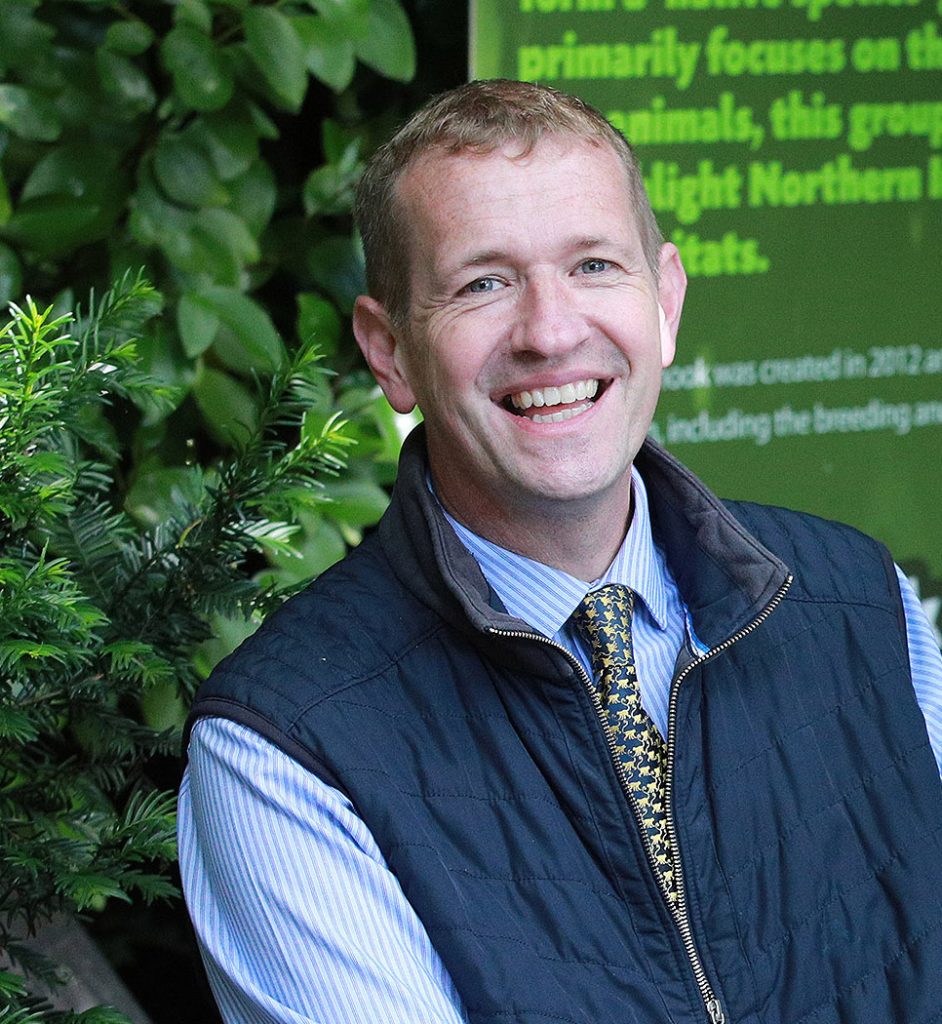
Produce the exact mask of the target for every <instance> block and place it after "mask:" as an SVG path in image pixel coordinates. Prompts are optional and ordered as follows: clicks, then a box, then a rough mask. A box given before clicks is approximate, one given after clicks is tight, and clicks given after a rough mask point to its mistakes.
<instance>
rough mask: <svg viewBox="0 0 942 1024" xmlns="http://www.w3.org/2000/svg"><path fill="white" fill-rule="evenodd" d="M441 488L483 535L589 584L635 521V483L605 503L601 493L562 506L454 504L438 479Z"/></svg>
mask: <svg viewBox="0 0 942 1024" xmlns="http://www.w3.org/2000/svg"><path fill="white" fill-rule="evenodd" d="M433 479H434V473H433ZM435 490H436V494H437V496H438V499H439V501H441V503H442V505H444V507H445V508H446V509H447V510H448V512H449V513H450V514H451V515H453V516H454V517H455V519H457V520H459V521H460V522H462V523H464V525H465V526H467V527H468V529H470V530H473V531H474V532H475V533H476V534H478V535H479V536H481V537H484V538H485V539H487V540H489V541H491V542H492V543H494V544H499V545H500V546H501V547H502V548H507V549H508V550H510V551H515V552H516V553H517V554H520V555H525V556H526V557H527V558H532V559H533V560H534V561H535V562H541V563H542V564H543V565H549V566H552V567H553V568H554V569H561V570H562V571H563V572H566V573H568V574H569V575H570V576H574V577H575V578H576V579H580V580H585V581H586V582H589V581H591V580H595V579H598V578H599V577H600V576H601V575H602V574H603V573H604V572H605V571H606V569H608V567H609V566H610V565H611V564H612V562H613V560H614V558H615V555H616V554H617V553H618V549H619V548H620V547H621V544H622V541H623V540H624V539H625V534H626V533H627V532H628V527H629V525H630V523H631V513H632V504H631V484H630V480H625V481H624V482H623V483H622V484H621V485H620V486H619V487H618V488H616V489H613V492H612V494H611V495H608V496H607V497H606V498H605V500H602V501H600V499H599V496H597V495H596V496H593V498H592V499H591V500H589V499H587V500H586V501H584V502H575V501H567V502H563V503H560V504H559V506H557V505H555V504H554V503H552V502H546V501H542V502H540V503H539V505H538V506H533V507H531V506H520V505H513V506H500V507H497V506H495V505H493V504H491V503H487V504H486V505H485V504H484V503H481V502H477V503H473V504H469V503H466V502H454V501H452V500H451V498H452V495H450V494H449V492H448V489H447V488H445V489H444V490H443V489H441V488H440V487H439V481H438V480H437V479H435Z"/></svg>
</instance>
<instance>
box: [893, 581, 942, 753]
mask: <svg viewBox="0 0 942 1024" xmlns="http://www.w3.org/2000/svg"><path fill="white" fill-rule="evenodd" d="M896 575H897V576H898V577H899V587H900V593H901V594H902V595H903V611H904V612H905V614H906V638H907V640H908V642H909V662H910V666H911V668H912V675H913V689H914V690H915V691H916V701H917V702H918V704H919V707H920V708H921V709H922V713H923V715H924V716H925V719H926V728H927V729H928V731H929V742H930V744H931V745H932V749H933V751H934V752H935V759H936V761H937V762H938V764H939V771H940V772H942V651H940V650H939V642H938V640H937V639H936V636H935V633H934V632H933V630H932V626H930V625H929V620H928V619H927V618H926V614H925V612H924V611H923V609H922V602H921V601H920V600H919V596H918V595H917V594H916V592H915V590H913V588H912V584H911V583H910V582H909V580H908V579H907V578H906V576H905V574H904V573H903V571H902V569H900V568H899V566H897V567H896Z"/></svg>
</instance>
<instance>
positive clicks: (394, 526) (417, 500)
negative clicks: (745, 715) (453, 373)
mask: <svg viewBox="0 0 942 1024" xmlns="http://www.w3.org/2000/svg"><path fill="white" fill-rule="evenodd" d="M636 461H637V465H638V468H639V470H640V471H641V474H642V476H643V477H644V481H645V485H646V487H647V490H648V497H649V501H650V508H651V522H652V529H653V531H654V539H655V541H656V542H657V543H658V544H659V545H660V546H661V547H662V548H663V550H664V551H665V553H666V556H667V562H668V565H669V567H670V569H671V572H673V574H674V577H675V579H676V580H677V584H678V586H679V588H680V593H681V595H682V597H683V599H684V601H685V602H686V603H687V606H688V608H689V610H690V613H691V616H692V619H693V623H694V628H695V631H696V633H697V636H698V638H699V639H700V640H702V641H703V643H705V644H706V645H707V646H709V647H714V646H716V645H718V644H720V643H722V642H723V641H724V640H725V639H727V638H728V637H729V636H731V635H733V634H734V633H736V632H737V631H738V630H740V629H742V628H744V627H745V626H746V625H747V624H748V623H750V622H751V621H752V619H753V618H755V616H756V615H757V614H759V612H761V611H762V609H763V608H764V607H765V606H766V605H767V604H768V603H769V601H770V600H771V599H772V598H773V596H774V595H775V594H776V593H777V592H778V590H779V589H780V588H781V587H782V585H783V583H784V582H785V580H786V578H787V576H788V575H789V570H788V568H787V567H786V566H785V564H784V563H783V562H782V561H781V560H780V559H778V558H777V557H776V556H775V555H773V554H772V553H771V552H770V551H769V550H768V549H766V548H765V547H763V546H762V545H761V544H760V543H759V542H758V541H757V540H756V539H755V538H754V537H753V536H752V535H751V534H750V533H749V532H748V531H747V530H746V529H745V528H744V527H743V526H742V525H741V524H740V523H739V522H738V521H737V520H736V519H735V518H734V517H733V516H732V515H731V514H730V513H729V512H728V511H727V509H726V508H725V506H724V505H723V504H722V503H721V502H720V501H719V499H718V498H716V497H715V496H714V495H713V494H712V493H711V492H710V491H709V490H708V489H707V488H706V487H705V486H704V485H703V484H702V483H701V482H700V480H698V479H697V477H695V476H694V475H693V473H691V472H690V470H688V469H687V468H686V467H685V466H684V465H683V464H682V463H680V462H678V461H677V459H675V458H674V457H673V456H672V455H671V454H670V453H669V452H667V451H666V450H665V449H663V448H662V447H660V446H659V445H658V444H656V443H655V442H654V441H652V440H651V439H648V440H647V441H646V442H645V444H644V446H643V448H642V450H641V452H639V454H638V458H637V460H636ZM425 474H426V451H425V428H424V426H419V427H417V428H416V429H415V430H414V431H413V432H412V433H411V434H410V435H409V437H408V438H407V439H406V441H405V443H404V445H403V448H402V454H401V456H400V461H399V473H398V476H397V480H396V486H395V488H394V491H393V497H392V501H391V503H390V507H389V509H388V510H387V512H386V514H385V516H384V517H383V519H382V520H381V522H380V524H379V527H378V533H379V540H380V543H381V544H382V546H383V548H384V550H385V552H386V554H387V556H388V557H389V560H390V563H391V564H392V566H393V571H394V572H395V573H396V575H397V576H398V577H399V579H400V581H401V582H402V583H403V585H404V586H405V587H407V589H409V590H410V591H412V592H413V593H414V594H415V595H416V596H417V597H418V598H419V599H420V600H421V601H423V603H425V604H427V605H429V606H430V607H431V608H433V609H434V610H435V611H436V612H438V614H439V615H441V616H442V618H444V619H445V620H446V621H447V622H448V623H449V624H450V625H452V626H454V627H455V628H457V629H458V630H460V631H461V632H463V633H465V634H466V635H467V636H468V639H469V641H470V642H471V643H472V644H473V645H474V646H480V647H482V649H484V650H485V651H486V654H487V657H489V658H491V659H494V660H498V661H503V660H505V658H506V659H509V660H511V661H512V662H513V664H514V665H515V666H516V667H520V668H524V667H526V668H528V669H530V670H531V671H534V672H536V673H538V674H541V675H543V674H557V673H558V670H559V653H558V650H557V649H556V648H555V647H554V646H550V645H548V644H545V643H540V644H534V643H532V642H530V639H532V638H533V637H540V636H541V634H539V633H536V632H535V631H534V630H533V629H532V628H531V627H530V626H528V625H527V624H526V623H524V622H522V621H521V620H520V619H517V618H514V617H513V616H511V615H508V614H507V613H506V612H505V611H504V610H503V607H502V606H501V604H500V601H499V599H498V598H497V596H496V594H494V592H493V591H492V590H491V588H490V587H489V586H488V583H487V581H486V580H485V578H484V575H483V574H482V572H481V570H480V568H479V567H478V564H477V562H476V561H475V560H474V558H473V557H472V556H471V554H470V553H469V552H468V550H467V549H466V548H465V546H464V545H463V544H462V543H461V541H460V540H458V537H457V536H456V534H455V532H454V530H453V529H452V528H451V526H450V525H449V524H448V521H447V520H446V519H445V517H444V515H443V514H442V511H441V508H440V507H439V505H438V503H437V502H436V501H435V500H434V498H433V497H432V495H431V494H430V493H429V490H428V487H427V486H426V483H425ZM495 633H497V634H501V635H504V636H505V639H506V640H507V641H508V643H506V644H497V643H495V642H494V640H495ZM506 634H516V635H520V634H522V635H523V636H522V637H520V640H521V642H514V640H515V637H514V636H509V637H508V636H506ZM521 661H523V662H525V663H526V664H525V665H522V664H521Z"/></svg>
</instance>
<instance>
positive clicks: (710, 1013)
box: [488, 575, 793, 1024]
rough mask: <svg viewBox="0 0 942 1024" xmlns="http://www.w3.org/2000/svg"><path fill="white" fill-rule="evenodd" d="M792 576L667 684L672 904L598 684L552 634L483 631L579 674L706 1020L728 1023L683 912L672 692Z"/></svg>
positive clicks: (764, 614)
mask: <svg viewBox="0 0 942 1024" xmlns="http://www.w3.org/2000/svg"><path fill="white" fill-rule="evenodd" d="M792 579H793V577H792V576H791V575H789V576H787V577H786V579H785V581H784V583H783V584H782V585H781V587H779V589H778V591H777V593H776V594H775V595H774V596H773V597H772V599H771V600H770V601H769V603H768V604H767V605H766V606H765V607H764V608H763V609H762V611H760V612H759V614H758V615H757V616H756V617H755V618H754V619H753V620H752V621H751V622H750V623H749V624H748V625H746V626H744V627H743V628H742V629H741V630H739V631H738V632H736V633H734V634H733V635H732V636H730V637H727V639H726V640H724V641H723V642H722V643H721V644H718V645H717V646H716V647H711V648H710V650H708V651H707V652H706V653H705V654H701V655H700V656H699V657H697V658H695V659H694V660H693V661H691V662H690V664H689V665H687V666H686V667H685V668H684V669H682V670H681V672H680V674H679V675H678V676H677V678H676V679H674V681H673V682H672V684H671V692H670V700H669V704H668V710H667V778H666V780H665V784H664V790H665V792H664V806H665V810H666V812H667V834H668V837H669V839H670V846H671V851H672V852H673V853H674V878H675V880H676V883H677V906H676V907H675V906H672V905H671V901H670V899H669V897H668V893H667V889H666V888H665V885H664V882H663V881H662V879H661V874H660V872H659V871H658V870H657V867H656V865H655V863H654V856H653V852H652V850H651V843H650V840H649V839H648V836H647V833H646V831H645V829H644V828H643V827H642V824H641V823H642V817H641V809H640V808H639V807H638V802H637V800H635V797H634V795H633V794H632V792H631V790H630V788H629V786H628V779H627V777H626V775H625V771H624V769H623V768H622V766H621V764H620V763H619V761H618V759H617V758H616V757H615V740H614V737H613V735H612V731H611V729H610V728H609V725H608V722H607V720H606V716H605V709H604V708H603V707H602V701H601V698H600V697H599V694H598V690H596V688H595V685H594V684H593V682H592V680H591V679H590V678H589V677H588V675H587V674H586V671H585V669H584V668H583V667H582V665H580V664H579V661H578V660H577V659H576V658H575V657H574V656H573V655H572V654H570V652H569V651H567V650H566V648H565V647H563V646H562V644H558V643H556V641H555V640H550V639H549V637H545V636H541V635H540V634H538V633H525V632H523V631H522V630H519V631H518V630H508V629H497V628H496V627H492V626H489V627H488V632H489V633H490V634H491V635H492V636H503V637H508V638H510V639H518V640H533V641H536V642H537V643H542V644H544V645H545V646H547V647H552V648H553V649H554V650H557V651H559V652H560V653H561V654H563V655H564V656H565V657H566V659H567V661H569V663H570V664H571V665H572V666H573V668H575V669H576V671H577V672H578V674H579V677H580V678H581V679H582V682H583V685H584V686H585V689H586V691H587V693H588V694H589V697H590V699H591V700H592V705H593V707H594V708H595V713H596V717H597V718H598V720H599V723H600V724H601V726H602V733H603V735H604V736H605V743H606V745H607V746H608V753H609V757H610V758H611V761H612V765H613V767H614V768H615V774H616V775H617V776H618V781H619V783H620V784H621V788H622V792H623V793H624V794H625V797H626V798H627V800H628V804H629V806H630V807H631V810H632V813H633V814H634V816H635V821H637V822H638V829H639V833H640V836H641V842H642V844H643V846H644V849H645V853H646V855H647V859H648V864H649V866H650V868H651V870H652V872H653V874H654V878H655V881H656V882H657V886H658V889H660V891H661V895H662V896H663V897H664V902H665V903H666V904H667V909H668V911H669V912H670V915H671V917H672V918H673V919H674V923H675V924H676V925H677V930H678V931H679V932H680V938H681V942H682V943H683V946H684V951H685V953H686V954H687V960H688V962H689V964H690V968H691V970H692V971H693V976H694V979H695V981H696V983H697V988H698V989H699V990H700V997H701V998H702V999H703V1005H704V1008H705V1009H706V1013H707V1020H708V1021H709V1024H730V1022H729V1021H727V1018H726V1014H725V1013H724V1012H723V1007H722V1005H721V1004H720V1001H719V999H717V998H716V994H715V993H714V991H713V987H712V986H711V985H710V981H709V979H708V978H707V976H706V971H705V970H704V968H703V962H702V961H701V959H700V954H699V952H698V951H697V945H696V942H695V941H694V937H693V929H692V927H691V925H690V917H689V915H688V913H687V898H686V890H685V886H684V875H683V868H682V866H681V862H680V845H679V841H678V837H677V826H676V822H675V820H674V810H673V806H672V797H673V783H674V747H675V732H676V727H677V696H678V693H679V691H680V684H681V683H682V682H683V681H684V679H685V678H686V677H687V675H688V674H689V673H690V672H691V671H692V670H693V669H695V668H697V667H698V666H700V665H702V664H703V663H704V662H705V661H709V660H710V659H711V658H712V657H714V656H715V655H717V654H720V653H722V652H723V651H725V650H727V649H728V648H730V647H732V645H733V644H734V643H736V642H737V641H738V640H742V638H743V637H746V636H748V635H749V634H750V633H751V632H753V630H755V629H757V628H758V627H759V626H761V625H762V623H763V622H765V620H766V619H767V618H768V617H769V616H770V615H771V614H772V612H773V611H775V609H776V607H778V605H779V604H781V602H782V600H783V598H784V597H785V594H786V593H787V591H788V588H789V587H790V586H791V584H792Z"/></svg>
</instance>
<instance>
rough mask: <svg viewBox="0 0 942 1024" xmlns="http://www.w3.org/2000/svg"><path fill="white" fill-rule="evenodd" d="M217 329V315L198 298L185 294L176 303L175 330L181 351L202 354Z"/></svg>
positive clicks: (210, 343)
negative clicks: (178, 335) (181, 346)
mask: <svg viewBox="0 0 942 1024" xmlns="http://www.w3.org/2000/svg"><path fill="white" fill-rule="evenodd" d="M218 330H219V317H218V316H217V315H216V313H215V312H214V311H213V310H212V309H209V308H207V307H206V306H205V305H204V304H202V303H200V302H199V301H198V299H197V298H196V297H195V296H193V295H191V294H186V295H183V296H181V298H180V301H179V303H178V304H177V331H178V332H179V334H180V341H181V343H182V345H183V351H184V352H186V354H187V355H188V356H194V357H195V356H199V355H202V354H203V353H204V352H205V351H206V349H208V348H209V346H210V345H212V343H213V339H214V338H215V337H216V332H217V331H218Z"/></svg>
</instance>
